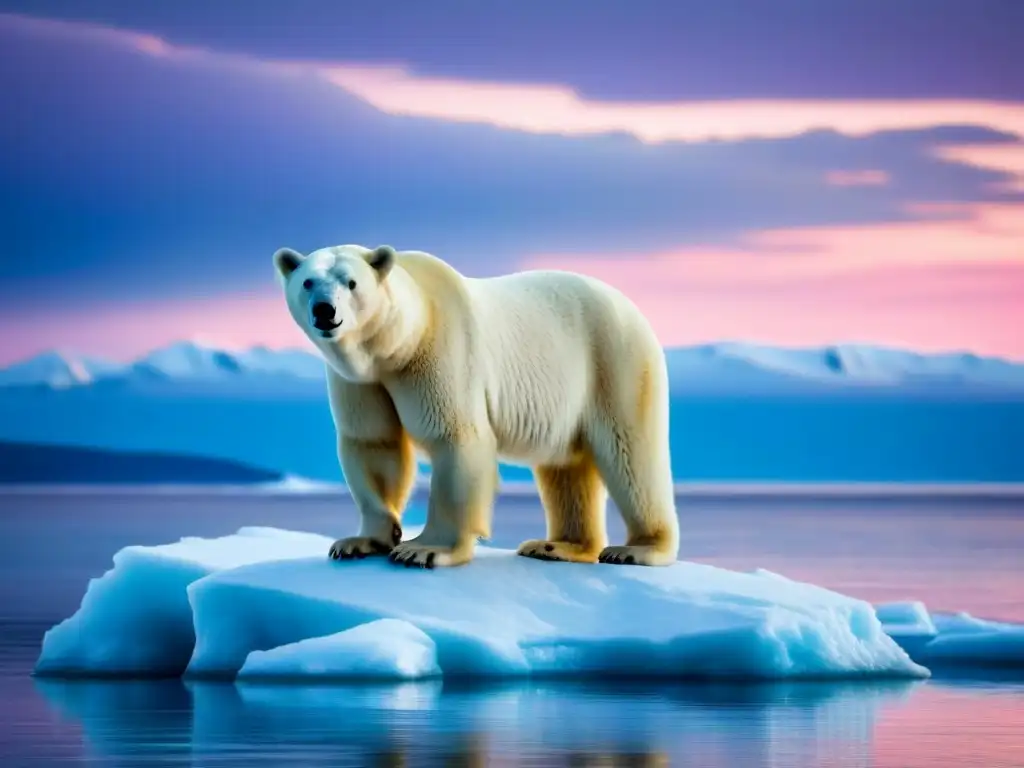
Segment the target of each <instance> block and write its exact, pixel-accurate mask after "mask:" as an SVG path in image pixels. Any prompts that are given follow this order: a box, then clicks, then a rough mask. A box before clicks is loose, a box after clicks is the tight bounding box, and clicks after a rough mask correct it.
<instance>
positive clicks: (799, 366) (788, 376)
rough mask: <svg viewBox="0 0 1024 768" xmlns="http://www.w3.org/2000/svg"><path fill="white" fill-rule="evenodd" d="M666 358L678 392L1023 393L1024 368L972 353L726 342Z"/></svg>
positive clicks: (679, 351) (669, 354)
mask: <svg viewBox="0 0 1024 768" xmlns="http://www.w3.org/2000/svg"><path fill="white" fill-rule="evenodd" d="M666 359H667V361H668V369H669V378H670V380H671V382H672V388H673V391H675V392H686V391H689V390H695V389H696V390H704V389H708V388H713V389H715V390H716V391H722V390H723V389H724V391H734V390H737V389H739V390H747V389H749V390H754V391H766V390H767V391H775V390H779V389H786V388H800V389H802V388H804V387H806V386H811V387H816V386H820V385H824V386H826V387H838V388H846V387H855V388H858V389H860V390H863V389H865V388H866V389H872V388H873V389H879V388H881V389H890V390H891V389H907V390H920V389H925V390H928V389H931V390H942V391H950V390H953V391H955V390H956V389H963V390H971V391H974V390H978V389H981V390H993V389H995V390H1003V391H1005V390H1010V391H1020V392H1021V393H1024V364H1022V363H1015V362H1010V361H1008V360H1003V359H1000V358H993V357H980V356H978V355H974V354H971V353H945V354H921V353H917V352H909V351H906V350H901V349H893V348H888V347H878V346H869V345H866V344H838V345H830V346H826V347H816V348H803V349H800V348H785V347H768V346H761V345H756V344H744V343H738V342H722V343H718V344H707V345H703V346H696V347H678V348H674V349H668V350H666Z"/></svg>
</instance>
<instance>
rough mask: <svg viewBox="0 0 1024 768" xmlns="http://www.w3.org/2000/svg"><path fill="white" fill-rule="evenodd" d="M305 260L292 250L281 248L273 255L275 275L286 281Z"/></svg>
mask: <svg viewBox="0 0 1024 768" xmlns="http://www.w3.org/2000/svg"><path fill="white" fill-rule="evenodd" d="M305 260H306V257H305V256H303V255H302V254H301V253H299V252H298V251H296V250H294V249H292V248H281V249H279V250H278V251H277V253H275V254H274V266H275V267H276V268H277V274H279V275H280V276H281V279H283V280H287V279H288V276H289V275H290V274H291V273H292V272H294V271H295V270H296V269H298V268H299V265H300V264H302V262H303V261H305Z"/></svg>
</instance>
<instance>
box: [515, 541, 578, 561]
mask: <svg viewBox="0 0 1024 768" xmlns="http://www.w3.org/2000/svg"><path fill="white" fill-rule="evenodd" d="M516 554H517V555H522V556H523V557H532V558H533V559H535V560H561V561H562V562H566V563H596V562H597V552H596V551H595V550H594V548H593V547H587V546H584V545H583V544H574V543H572V542H571V541H546V540H544V539H530V540H529V541H524V542H523V543H522V544H520V545H519V548H518V549H517V550H516Z"/></svg>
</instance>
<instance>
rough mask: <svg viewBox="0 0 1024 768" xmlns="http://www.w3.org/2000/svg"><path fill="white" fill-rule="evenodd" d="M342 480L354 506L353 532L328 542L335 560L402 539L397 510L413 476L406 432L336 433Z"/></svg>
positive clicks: (378, 550)
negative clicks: (375, 435) (383, 436)
mask: <svg viewBox="0 0 1024 768" xmlns="http://www.w3.org/2000/svg"><path fill="white" fill-rule="evenodd" d="M338 453H339V456H340V459H341V468H342V472H343V473H344V475H345V482H346V484H347V485H348V487H349V491H350V492H351V493H352V497H353V498H354V499H355V502H356V507H357V508H358V509H359V516H360V525H359V535H358V536H349V537H348V538H344V539H338V540H337V541H336V542H334V544H332V545H331V549H330V553H329V554H330V556H331V557H332V558H333V559H335V560H348V559H352V558H360V559H362V558H364V557H367V556H368V555H386V554H388V553H389V552H390V551H391V550H392V549H393V548H394V546H395V545H396V544H398V543H399V542H400V541H401V540H402V523H401V519H402V512H403V511H404V510H405V505H406V503H407V502H408V500H409V494H410V492H411V491H412V486H413V481H414V479H415V476H416V462H415V454H414V451H413V447H412V444H411V442H410V441H409V439H408V437H407V436H406V435H400V436H399V437H397V438H393V439H388V440H364V439H363V440H360V439H355V438H351V437H342V438H340V439H339V441H338Z"/></svg>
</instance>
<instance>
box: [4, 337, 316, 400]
mask: <svg viewBox="0 0 1024 768" xmlns="http://www.w3.org/2000/svg"><path fill="white" fill-rule="evenodd" d="M323 377H324V366H323V362H322V361H321V360H320V359H319V358H317V357H316V356H315V355H314V354H312V353H311V352H306V351H304V350H301V349H283V350H272V349H268V348H266V347H253V348H252V349H247V350H244V351H239V352H234V351H229V350H225V349H220V348H218V347H215V346H213V345H210V344H206V343H202V342H196V341H180V342H176V343H174V344H170V345H168V346H166V347H161V348H159V349H155V350H153V351H152V352H149V353H147V354H146V355H143V356H142V357H140V358H138V359H137V360H134V361H132V362H129V363H114V362H111V361H108V360H103V359H100V358H91V357H82V356H78V355H71V354H67V353H63V352H44V353H43V354H40V355H37V356H36V357H32V358H29V359H28V360H24V361H21V362H18V363H15V364H13V365H11V366H9V367H7V368H3V369H0V387H8V386H36V387H40V386H42V387H50V388H52V389H63V388H67V387H71V386H83V385H89V384H95V383H98V382H112V381H115V382H122V383H133V382H138V383H152V382H165V383H169V384H173V383H175V382H180V383H194V382H202V383H207V384H212V385H216V384H217V383H218V382H223V383H226V382H234V383H244V382H245V381H246V380H251V381H261V382H263V383H266V382H267V381H268V380H270V381H273V380H275V379H280V380H281V382H282V384H283V383H284V382H286V381H288V380H291V379H305V380H310V379H315V380H317V381H322V380H323Z"/></svg>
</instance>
